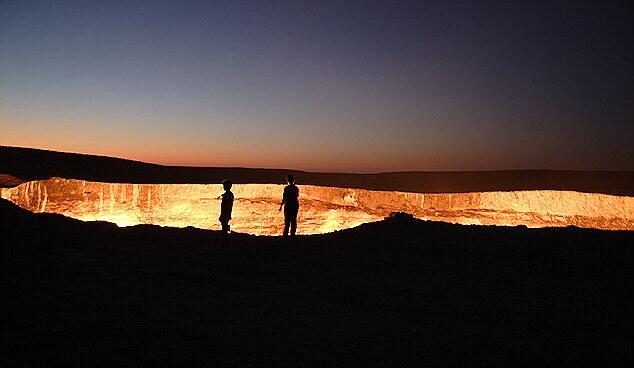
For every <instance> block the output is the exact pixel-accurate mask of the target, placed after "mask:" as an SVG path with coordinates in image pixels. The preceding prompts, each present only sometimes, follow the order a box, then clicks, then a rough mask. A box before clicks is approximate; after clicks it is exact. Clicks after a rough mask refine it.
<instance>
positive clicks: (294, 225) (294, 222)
mask: <svg viewBox="0 0 634 368" xmlns="http://www.w3.org/2000/svg"><path fill="white" fill-rule="evenodd" d="M296 231H297V215H295V217H293V218H292V219H291V236H295V232H296Z"/></svg>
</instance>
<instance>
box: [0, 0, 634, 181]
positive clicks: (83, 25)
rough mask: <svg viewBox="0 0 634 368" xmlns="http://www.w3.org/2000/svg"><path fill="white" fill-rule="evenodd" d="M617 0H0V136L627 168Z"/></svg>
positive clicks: (225, 156) (487, 164)
mask: <svg viewBox="0 0 634 368" xmlns="http://www.w3.org/2000/svg"><path fill="white" fill-rule="evenodd" d="M627 4H628V2H622V3H618V2H611V1H594V2H588V1H572V2H570V3H567V2H559V1H544V2H540V1H526V2H512V1H504V2H493V1H482V2H477V1H465V2H454V1H414V2H399V1H394V2H391V1H382V2H374V1H363V2H355V1H341V2H338V1H337V2H328V1H306V2H297V1H289V2H277V1H272V2H266V1H245V2H243V1H235V0H234V1H226V2H224V1H200V2H196V1H166V2H160V1H147V2H144V1H121V2H112V1H103V0H102V1H94V2H88V1H78V2H74V1H45V2H38V1H24V2H14V1H6V0H4V1H1V2H0V144H2V145H15V146H25V147H35V148H46V149H54V150H62V151H73V152H82V153H94V154H105V155H111V156H119V157H126V158H132V159H138V160H143V161H149V162H157V163H163V164H182V165H194V166H247V167H284V168H295V169H305V170H318V171H356V172H368V171H395V170H483V169H530V168H551V169H610V170H612V169H628V170H634V107H633V105H634V57H633V55H634V53H633V49H634V46H633V45H634V40H633V38H634V36H633V35H634V8H633V6H632V5H627Z"/></svg>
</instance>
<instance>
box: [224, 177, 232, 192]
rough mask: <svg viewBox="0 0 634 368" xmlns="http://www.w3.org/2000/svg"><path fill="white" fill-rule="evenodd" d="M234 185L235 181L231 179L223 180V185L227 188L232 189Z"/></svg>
mask: <svg viewBox="0 0 634 368" xmlns="http://www.w3.org/2000/svg"><path fill="white" fill-rule="evenodd" d="M232 185H233V183H232V182H231V180H229V179H225V180H223V181H222V187H223V188H225V190H229V189H231V186H232Z"/></svg>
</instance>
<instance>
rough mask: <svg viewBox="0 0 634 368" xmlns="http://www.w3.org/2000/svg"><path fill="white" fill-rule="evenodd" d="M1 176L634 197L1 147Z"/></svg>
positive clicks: (438, 176)
mask: <svg viewBox="0 0 634 368" xmlns="http://www.w3.org/2000/svg"><path fill="white" fill-rule="evenodd" d="M0 174H9V175H12V176H15V177H18V178H22V179H25V180H37V179H47V178H49V177H61V178H66V179H81V180H90V181H101V182H110V183H139V184H141V183H147V184H182V183H190V184H205V183H211V184H217V183H220V182H221V181H222V180H223V179H227V178H230V179H232V180H233V182H234V183H236V184H242V183H253V184H283V182H284V181H283V180H284V178H285V177H286V175H287V174H292V175H294V176H295V177H297V179H298V182H299V183H300V184H311V185H322V186H334V187H343V188H360V189H371V190H391V191H405V192H419V193H459V192H484V191H498V190H501V191H510V190H539V189H552V190H574V191H579V192H588V193H605V194H613V195H630V196H631V195H634V171H556V170H509V171H464V172H458V171H456V172H421V171H417V172H392V173H379V174H345V173H310V172H303V171H298V170H282V169H247V168H222V167H184V166H162V165H155V164H148V163H144V162H139V161H131V160H124V159H120V158H112V157H104V156H94V155H83V154H76V153H65V152H54V151H45V150H39V149H33V148H19V147H7V146H0ZM0 185H2V183H1V182H0Z"/></svg>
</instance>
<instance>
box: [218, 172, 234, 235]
mask: <svg viewBox="0 0 634 368" xmlns="http://www.w3.org/2000/svg"><path fill="white" fill-rule="evenodd" d="M232 185H233V183H232V182H231V180H228V179H227V180H223V181H222V187H223V188H224V189H225V192H224V193H222V194H221V195H220V196H219V198H220V197H222V202H221V203H220V218H219V219H218V220H220V224H221V225H222V234H223V235H226V234H229V230H230V226H229V220H231V210H232V209H233V193H232V192H231V186H232Z"/></svg>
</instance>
